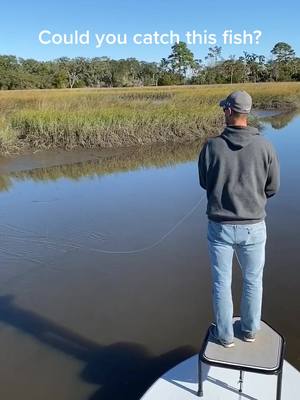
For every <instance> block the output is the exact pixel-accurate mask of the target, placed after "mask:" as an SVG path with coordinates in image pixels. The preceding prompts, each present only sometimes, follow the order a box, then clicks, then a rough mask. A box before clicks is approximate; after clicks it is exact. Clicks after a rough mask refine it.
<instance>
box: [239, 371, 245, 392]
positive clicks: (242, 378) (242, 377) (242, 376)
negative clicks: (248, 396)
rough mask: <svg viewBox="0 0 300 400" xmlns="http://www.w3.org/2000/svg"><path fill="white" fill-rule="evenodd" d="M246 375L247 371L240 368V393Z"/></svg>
mask: <svg viewBox="0 0 300 400" xmlns="http://www.w3.org/2000/svg"><path fill="white" fill-rule="evenodd" d="M244 375H245V371H243V370H240V379H239V384H240V388H239V392H240V393H242V392H243V382H244Z"/></svg>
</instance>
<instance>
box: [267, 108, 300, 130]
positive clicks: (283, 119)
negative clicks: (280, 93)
mask: <svg viewBox="0 0 300 400" xmlns="http://www.w3.org/2000/svg"><path fill="white" fill-rule="evenodd" d="M298 115H299V110H293V111H285V112H281V113H279V114H276V115H272V116H265V117H262V118H261V119H260V120H261V122H262V123H267V124H270V125H271V126H272V128H273V129H282V128H284V127H285V126H287V125H288V124H289V123H291V122H292V121H293V120H294V118H296V117H297V116H298Z"/></svg>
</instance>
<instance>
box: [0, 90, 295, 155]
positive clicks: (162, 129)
mask: <svg viewBox="0 0 300 400" xmlns="http://www.w3.org/2000/svg"><path fill="white" fill-rule="evenodd" d="M238 89H245V90H247V91H248V92H249V93H250V94H251V95H252V96H253V100H254V106H255V107H257V108H265V109H269V108H286V109H291V108H295V107H297V106H298V105H299V103H300V84H299V83H268V84H266V83H265V84H244V85H242V84H239V85H209V86H170V87H164V88H161V87H157V88H154V87H146V88H113V89H107V88H106V89H72V90H62V89H60V90H30V91H2V92H0V110H1V119H0V151H1V152H2V153H8V152H15V151H17V149H18V150H21V149H23V148H33V149H50V148H51V149H54V148H65V149H72V148H75V147H83V148H95V147H99V148H107V147H118V146H132V145H142V144H155V143H169V142H173V143H175V142H189V141H193V140H195V139H200V138H203V137H205V136H208V135H210V134H213V133H215V131H216V130H219V129H221V127H222V124H223V114H222V110H220V108H219V107H218V102H219V100H220V99H221V98H223V97H225V96H227V95H228V94H229V93H230V92H231V91H234V90H238Z"/></svg>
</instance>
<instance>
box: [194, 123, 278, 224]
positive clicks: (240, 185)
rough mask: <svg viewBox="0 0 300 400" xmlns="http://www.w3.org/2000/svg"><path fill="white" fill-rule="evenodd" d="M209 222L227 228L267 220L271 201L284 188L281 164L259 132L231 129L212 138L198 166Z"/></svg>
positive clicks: (206, 144) (208, 141)
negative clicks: (270, 198)
mask: <svg viewBox="0 0 300 400" xmlns="http://www.w3.org/2000/svg"><path fill="white" fill-rule="evenodd" d="M198 170H199V180H200V185H201V186H202V187H203V189H205V190H206V193H207V210H206V214H207V216H208V218H209V219H211V220H213V221H216V222H221V223H225V224H226V223H227V224H251V223H257V222H260V221H262V220H264V218H265V216H266V212H265V205H266V202H267V198H269V197H271V196H273V195H274V194H275V193H276V192H277V191H278V190H279V186H280V170H279V160H278V157H277V154H276V152H275V149H274V147H273V145H272V144H271V142H269V141H268V140H266V139H265V138H264V137H263V136H262V135H260V133H259V131H258V129H257V128H254V127H250V126H247V127H240V126H227V127H226V128H225V130H224V131H223V132H222V134H221V135H219V136H216V137H213V138H209V139H208V140H207V142H206V143H205V144H204V146H203V148H202V150H201V152H200V155H199V162H198Z"/></svg>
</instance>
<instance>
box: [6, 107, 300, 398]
mask: <svg viewBox="0 0 300 400" xmlns="http://www.w3.org/2000/svg"><path fill="white" fill-rule="evenodd" d="M299 132H300V117H299V116H297V115H295V114H285V115H282V116H280V117H278V116H275V117H274V116H268V115H265V116H264V130H263V134H264V135H266V137H267V138H268V139H269V140H271V141H272V142H273V144H274V146H275V147H276V149H277V151H278V154H279V158H280V162H281V175H282V184H281V190H280V193H279V194H278V195H277V196H275V197H274V198H272V199H270V201H269V203H268V205H267V209H266V211H267V217H266V223H267V230H268V239H267V248H266V266H265V273H264V303H263V315H262V318H263V319H264V320H266V321H267V322H268V323H270V324H271V325H272V326H274V328H275V329H277V330H278V331H280V332H281V333H282V334H283V335H284V336H285V337H286V340H287V354H286V359H287V360H288V361H289V362H290V363H291V364H293V365H294V366H295V367H297V368H298V369H299V368H300V348H299V336H300V323H299V276H300V272H299V271H300V270H299V256H298V251H299V226H300V202H299V199H300V187H299V177H298V174H299V171H300V157H299V154H300V134H299ZM200 148H201V143H195V144H194V145H188V146H187V145H186V146H183V145H181V146H178V145H177V146H171V147H170V146H163V147H148V148H146V149H145V148H144V149H142V150H141V149H128V150H126V151H118V152H114V151H110V152H106V153H100V152H96V151H85V152H80V153H78V152H73V153H67V154H66V153H63V152H57V153H55V154H54V153H47V154H43V153H37V154H35V155H27V156H23V157H19V158H17V159H13V160H8V159H2V160H1V162H0V169H1V171H2V173H1V181H0V189H1V191H0V215H1V218H0V238H1V241H0V341H1V352H0V368H1V371H0V373H1V375H0V376H1V385H0V397H1V398H3V399H6V400H14V399H22V398H23V399H27V398H28V399H31V400H40V399H44V400H48V399H49V400H50V399H51V400H52V399H56V400H67V399H70V400H71V399H72V400H77V399H78V400H79V399H80V400H84V399H87V400H96V399H101V400H102V399H105V400H106V399H117V398H120V394H121V398H122V399H139V398H140V396H141V395H142V394H143V393H144V391H145V390H146V389H147V387H148V386H149V385H150V384H151V383H152V382H153V381H154V380H155V379H156V378H157V377H158V376H159V375H161V374H162V373H163V372H164V371H165V370H167V369H169V368H171V367H172V366H173V365H175V364H176V363H178V362H180V361H182V360H184V359H185V358H188V357H190V356H191V355H193V354H196V353H197V352H198V351H199V348H200V344H201V341H202V339H203V335H204V334H205V331H206V329H207V327H208V325H209V323H210V322H211V320H212V318H213V317H212V306H211V301H210V299H211V286H210V270H209V260H208V255H207V245H206V227H207V219H206V215H205V207H206V199H205V193H204V192H203V191H202V189H201V188H200V187H199V185H198V175H197V155H198V153H199V150H200ZM199 200H201V201H200V202H199ZM233 270H234V273H233V287H232V288H233V295H234V304H235V314H239V298H240V295H241V274H240V271H239V268H238V264H237V262H236V260H234V266H233Z"/></svg>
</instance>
